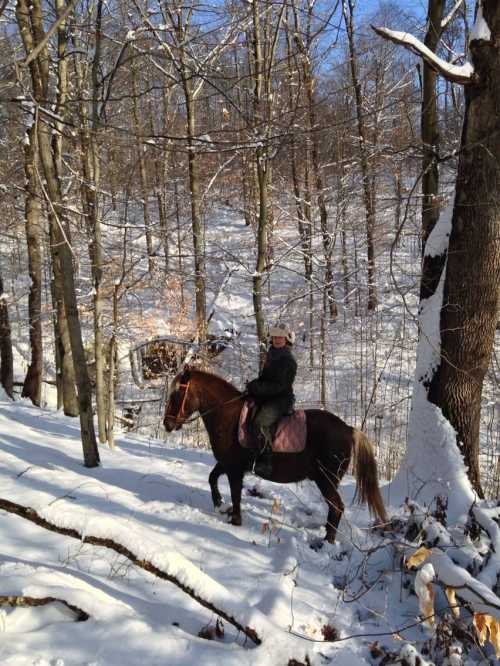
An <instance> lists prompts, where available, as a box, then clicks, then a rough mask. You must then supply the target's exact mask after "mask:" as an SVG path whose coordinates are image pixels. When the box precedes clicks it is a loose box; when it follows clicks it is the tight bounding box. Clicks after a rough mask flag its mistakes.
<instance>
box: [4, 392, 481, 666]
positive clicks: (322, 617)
mask: <svg viewBox="0 0 500 666" xmlns="http://www.w3.org/2000/svg"><path fill="white" fill-rule="evenodd" d="M183 437H184V440H183V441H184V443H185V444H189V441H188V440H187V439H186V435H185V434H184V436H183ZM118 445H119V448H118V450H116V451H114V452H112V451H109V450H107V449H106V448H102V450H101V456H102V466H101V467H99V468H95V469H86V468H85V467H83V465H82V452H81V444H80V438H79V429H78V426H77V422H76V420H74V419H70V418H67V417H64V416H63V415H61V414H60V413H56V412H53V411H49V410H39V409H36V408H34V407H32V406H31V405H29V404H28V403H27V402H25V401H19V402H16V403H12V402H11V401H9V400H8V399H5V398H4V399H2V400H0V450H1V456H0V499H1V500H7V501H9V502H12V503H17V504H19V505H22V506H25V507H31V508H32V509H34V510H35V511H36V512H37V514H38V515H39V516H40V517H42V518H43V519H45V520H46V521H48V522H49V523H52V524H54V525H57V526H59V527H65V528H73V529H74V530H76V531H77V532H78V533H79V534H80V535H81V537H80V538H71V537H69V536H63V535H60V534H57V533H54V532H51V531H48V530H47V529H46V528H44V527H43V526H40V525H37V524H35V523H33V522H31V521H29V520H27V519H26V518H23V517H21V516H19V515H14V514H13V513H10V512H9V511H5V510H3V511H2V512H1V513H0V536H1V538H0V543H1V546H0V596H1V597H5V596H23V597H30V598H36V599H40V598H41V599H44V598H47V597H49V598H53V599H57V600H59V602H52V603H50V604H48V605H43V606H36V607H19V606H18V607H11V606H6V605H3V606H1V610H0V663H1V664H2V666H7V665H8V666H24V665H28V664H36V665H37V666H49V665H50V666H77V665H78V666H83V665H84V664H85V665H92V666H98V665H99V666H101V665H109V664H121V666H135V665H138V664H143V665H145V666H146V665H148V666H149V665H153V664H169V665H175V666H194V665H198V664H202V665H203V664H206V665H207V666H208V665H210V666H212V665H214V664H219V665H220V666H228V665H232V664H235V665H236V664H239V665H240V664H249V665H250V664H252V666H255V665H256V666H280V665H281V664H283V666H285V665H286V664H287V663H288V662H289V660H290V659H292V658H294V659H296V660H297V661H298V662H299V663H300V662H302V663H306V661H305V660H306V657H307V658H308V659H309V660H310V663H311V664H318V665H319V664H327V663H332V664H335V666H354V665H362V664H379V663H380V661H381V659H382V658H383V657H388V656H389V657H391V656H392V657H393V660H392V661H391V660H389V659H386V661H385V662H384V663H386V664H387V663H401V662H396V661H394V660H396V659H398V658H399V657H400V655H402V654H408V655H409V656H410V658H409V659H408V660H407V662H406V663H408V664H413V663H418V662H417V661H415V659H416V655H417V656H418V652H416V651H415V648H414V647H411V645H410V644H413V645H419V644H420V645H422V644H425V643H426V642H429V641H431V639H432V632H431V630H430V629H428V628H426V627H425V626H424V625H422V623H421V622H420V621H419V607H418V599H417V597H416V596H415V594H414V592H413V583H412V580H413V578H412V576H411V575H410V574H408V573H406V572H404V571H402V567H401V557H402V555H404V554H406V555H408V554H410V553H411V552H412V547H411V546H410V545H409V543H408V547H405V545H404V543H402V544H400V545H399V547H397V546H395V545H394V540H395V539H394V534H392V535H391V534H388V533H386V534H380V533H376V532H374V531H372V530H371V529H370V520H369V517H368V515H367V513H366V511H365V510H364V509H362V508H361V509H360V508H359V507H357V506H349V504H350V500H351V498H352V496H353V494H354V481H353V479H352V478H350V477H348V478H346V479H345V481H344V482H343V483H342V487H341V492H342V496H343V498H344V500H345V501H346V504H347V505H348V506H347V510H346V514H345V518H344V519H343V520H342V522H341V526H340V531H339V537H338V542H337V543H336V544H334V545H327V544H325V545H323V547H322V548H321V549H320V550H314V549H313V548H312V547H311V545H314V544H315V542H316V541H317V540H318V538H321V537H322V536H323V534H324V532H323V529H324V528H323V524H324V521H325V515H326V507H325V505H324V504H323V501H322V500H321V497H320V495H319V493H318V492H317V490H316V489H315V487H314V486H313V485H312V484H311V483H309V482H304V483H303V484H291V485H289V486H280V485H277V484H272V483H268V482H264V481H262V480H259V479H257V478H256V477H254V476H252V475H249V476H247V477H246V480H245V488H244V497H243V503H242V509H243V526H242V527H239V528H237V527H233V526H231V525H228V524H227V523H226V517H225V516H222V515H220V514H216V513H214V512H213V509H212V504H211V499H210V493H209V488H208V482H207V477H208V474H209V472H210V470H211V467H212V466H213V464H214V460H213V457H212V454H211V452H208V451H204V450H199V449H192V448H189V447H188V446H184V445H183V444H181V443H180V434H179V433H177V434H175V435H172V437H170V438H169V439H168V440H167V441H166V442H165V441H159V440H153V439H141V438H138V437H133V438H132V437H128V438H125V437H123V438H121V439H119V440H118ZM222 486H223V489H225V495H226V497H227V495H228V489H227V485H225V478H224V480H223V484H222ZM394 510H396V507H394V508H393V509H392V511H394ZM399 514H400V517H401V512H400V511H399ZM91 536H95V537H101V538H103V539H108V540H112V541H114V542H116V543H119V544H121V545H122V546H125V547H126V548H127V549H128V550H129V551H131V553H133V554H134V555H135V556H136V557H137V558H138V559H139V560H148V561H150V562H153V563H154V565H155V566H156V567H157V568H158V569H159V570H161V571H164V572H166V573H167V574H170V575H171V576H175V577H176V578H178V579H179V580H180V581H181V582H182V584H183V585H184V586H186V587H188V588H190V589H191V590H193V592H194V593H195V594H197V595H198V596H199V597H200V598H202V599H205V600H207V601H209V602H211V603H212V604H213V605H214V606H215V607H217V608H219V609H221V611H224V612H225V613H226V614H228V615H229V616H230V617H232V618H235V619H236V620H237V621H238V622H239V623H240V624H241V625H242V626H244V627H251V628H252V629H253V630H254V631H255V632H256V633H257V636H258V637H259V639H260V640H261V644H260V645H258V646H256V645H255V643H254V642H253V641H252V640H250V639H249V638H248V637H246V636H245V635H244V634H243V633H242V632H241V631H238V630H237V629H236V628H235V627H234V625H233V624H231V623H230V622H228V621H226V620H220V618H218V616H217V614H216V613H215V612H213V611H211V610H208V609H207V608H205V607H203V606H202V605H201V604H200V603H198V601H196V600H195V599H193V598H192V597H191V596H190V595H189V594H188V593H186V592H185V591H183V590H182V589H180V588H179V587H178V586H176V585H175V584H173V583H172V582H169V581H168V580H162V579H160V578H158V577H157V576H155V575H153V574H151V573H148V572H146V571H144V570H143V569H141V568H140V567H139V566H136V565H134V564H133V563H132V562H131V561H130V559H128V558H127V557H125V556H124V555H120V554H119V553H117V552H116V551H114V550H112V549H110V548H106V547H103V546H96V545H91V544H89V543H84V542H83V541H82V537H87V538H89V537H91ZM60 602H66V603H67V604H69V605H70V606H72V607H74V608H77V609H80V610H81V611H83V612H84V613H86V614H87V615H88V616H89V617H88V619H86V620H85V621H79V622H76V621H75V619H76V616H75V613H74V611H73V610H71V609H70V608H68V607H67V606H65V605H63V604H62V603H60ZM444 606H445V603H444V602H443V600H442V599H440V598H436V607H441V608H443V607H444ZM405 627H408V629H405ZM203 636H206V637H203ZM209 639H212V640H209ZM332 639H333V642H332ZM407 644H408V646H407V647H405V646H406V645H407ZM402 650H403V652H402ZM412 650H413V652H412ZM482 650H483V655H485V656H484V659H483V661H481V658H480V657H481V653H480V652H478V651H477V650H476V652H474V653H471V655H470V657H468V658H467V659H468V660H467V659H465V660H464V661H463V663H464V664H469V665H472V664H479V663H484V664H487V663H494V662H493V660H491V661H488V659H492V653H491V652H488V650H487V648H486V647H485V648H482ZM412 654H413V656H412ZM488 655H489V656H488ZM292 663H293V662H292ZM425 663H426V662H425V661H421V662H420V664H425ZM443 663H444V662H443ZM449 663H450V664H452V663H455V662H451V661H450V662H449ZM456 663H457V664H458V663H462V662H460V661H457V662H456Z"/></svg>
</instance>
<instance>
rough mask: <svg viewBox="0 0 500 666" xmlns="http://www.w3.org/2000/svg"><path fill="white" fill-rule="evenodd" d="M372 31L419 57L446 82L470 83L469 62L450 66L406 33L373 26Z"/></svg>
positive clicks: (471, 76)
mask: <svg viewBox="0 0 500 666" xmlns="http://www.w3.org/2000/svg"><path fill="white" fill-rule="evenodd" d="M372 29H373V30H375V32H376V33H377V35H380V36H381V37H383V38H384V39H388V40H389V41H391V42H394V44H400V45H401V46H404V47H405V48H407V49H409V50H410V51H412V52H413V53H415V54H416V55H419V56H421V57H422V58H423V59H424V60H425V62H426V63H427V64H428V65H429V67H432V69H434V70H435V71H436V72H437V73H438V74H441V76H443V77H444V78H445V79H447V80H448V81H452V82H453V83H460V84H463V85H465V84H467V83H471V81H472V79H473V76H474V68H473V67H472V65H471V64H470V63H469V62H467V63H465V65H452V64H451V63H449V62H446V60H443V59H442V58H439V57H438V56H437V55H436V54H435V53H433V52H432V51H431V50H430V49H429V48H427V46H425V44H423V43H422V42H421V41H420V40H419V39H417V38H416V37H414V36H413V35H411V34H410V33H408V32H398V31H397V30H389V29H388V28H378V27H376V26H374V25H372Z"/></svg>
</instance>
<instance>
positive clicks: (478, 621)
mask: <svg viewBox="0 0 500 666" xmlns="http://www.w3.org/2000/svg"><path fill="white" fill-rule="evenodd" d="M486 617H487V616H486V615H484V613H474V618H473V623H474V626H475V627H476V631H477V637H478V639H479V645H484V642H485V641H486V635H487V631H488V625H487V624H486Z"/></svg>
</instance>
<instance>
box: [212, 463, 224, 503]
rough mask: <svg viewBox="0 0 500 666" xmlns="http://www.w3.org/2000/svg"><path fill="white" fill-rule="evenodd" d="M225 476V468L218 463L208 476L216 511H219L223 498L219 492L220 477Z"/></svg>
mask: <svg viewBox="0 0 500 666" xmlns="http://www.w3.org/2000/svg"><path fill="white" fill-rule="evenodd" d="M221 474H224V468H223V467H222V465H221V464H220V463H219V462H218V463H217V464H216V465H215V467H214V468H213V470H212V471H211V472H210V474H209V475H208V483H209V484H210V492H211V493H212V502H213V503H214V509H218V508H219V507H220V506H221V504H222V496H221V494H220V492H219V484H218V481H219V476H221Z"/></svg>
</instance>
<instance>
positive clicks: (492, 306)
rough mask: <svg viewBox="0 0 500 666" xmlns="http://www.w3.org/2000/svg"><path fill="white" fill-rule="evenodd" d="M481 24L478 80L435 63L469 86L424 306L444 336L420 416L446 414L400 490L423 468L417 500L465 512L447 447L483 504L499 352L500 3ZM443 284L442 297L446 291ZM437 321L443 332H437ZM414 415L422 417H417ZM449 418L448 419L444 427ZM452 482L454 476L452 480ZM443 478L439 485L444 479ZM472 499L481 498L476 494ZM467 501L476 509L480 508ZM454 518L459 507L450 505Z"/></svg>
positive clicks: (422, 345) (419, 381)
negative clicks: (489, 390)
mask: <svg viewBox="0 0 500 666" xmlns="http://www.w3.org/2000/svg"><path fill="white" fill-rule="evenodd" d="M481 12H482V13H481ZM477 14H478V17H479V19H480V20H481V23H480V24H479V25H480V28H481V29H480V30H478V32H477V33H476V34H477V35H478V36H479V37H480V38H479V39H478V37H477V36H476V37H475V38H474V37H473V38H472V39H471V42H470V53H471V59H472V65H473V73H468V72H465V73H463V72H461V71H458V72H457V71H451V70H450V68H449V66H448V63H445V62H443V63H441V62H440V61H439V60H434V62H433V66H434V67H435V68H437V69H438V71H439V72H440V73H441V74H442V75H443V76H445V77H446V78H448V79H449V80H452V81H455V82H458V83H462V84H464V86H465V117H464V124H463V130H462V138H461V145H460V151H459V162H458V173H457V179H456V185H455V199H454V203H453V212H452V217H451V223H450V225H449V226H450V231H449V241H448V243H446V237H443V236H444V234H445V229H446V227H445V224H446V223H445V219H444V218H443V223H441V220H440V221H439V225H438V226H437V227H436V228H435V229H434V234H433V235H434V236H436V231H438V232H439V236H440V237H439V238H437V237H436V238H435V239H434V240H435V243H434V242H433V243H432V244H431V248H430V249H429V247H428V246H429V240H428V242H427V248H426V249H427V254H429V255H432V257H431V259H432V261H433V262H435V266H434V269H435V270H434V274H433V279H432V281H430V282H429V283H428V284H427V285H426V291H427V292H428V296H427V298H424V299H423V300H422V303H421V308H420V310H421V324H422V325H423V326H426V327H427V328H428V329H429V328H430V329H432V327H433V326H434V329H436V330H437V335H436V336H433V335H432V333H431V335H430V337H429V339H428V338H427V336H421V339H420V341H419V353H418V354H417V364H418V363H419V361H420V362H421V361H422V360H423V361H424V362H423V363H421V365H422V367H421V369H420V371H419V374H418V375H417V378H416V384H415V393H420V394H422V389H424V390H425V402H421V403H420V404H418V403H417V408H418V407H420V408H421V409H427V406H432V407H433V406H434V405H435V406H436V407H438V408H439V409H435V408H434V410H435V411H434V412H430V411H429V410H428V409H427V412H428V414H432V417H431V420H432V423H431V424H430V428H429V424H428V423H427V422H426V421H424V420H422V418H420V417H421V415H419V414H418V413H417V414H416V416H415V418H413V421H414V424H413V437H414V440H415V441H412V440H410V441H409V446H408V450H407V453H406V459H405V460H406V461H408V462H405V464H404V465H403V467H402V470H400V472H399V473H398V477H399V481H401V480H404V479H406V478H409V472H410V470H411V469H412V466H413V467H414V468H416V472H414V473H413V475H412V476H413V477H414V481H412V482H411V484H412V485H413V493H414V494H419V493H421V492H422V491H424V492H425V490H424V489H425V486H426V485H428V484H432V483H434V486H435V485H436V482H437V483H438V485H439V488H440V490H439V492H442V493H443V494H444V495H448V496H450V495H451V496H452V497H453V503H455V504H460V502H462V504H463V501H464V498H463V495H464V493H466V489H465V488H464V486H463V484H462V485H461V484H460V483H459V482H458V479H457V476H458V474H459V470H457V466H456V464H455V462H454V461H453V460H452V458H453V455H454V452H453V450H452V449H453V446H452V445H451V444H450V443H449V441H448V440H449V434H448V436H447V439H446V443H445V446H443V442H442V441H439V438H440V436H441V434H442V433H443V432H444V430H445V428H444V425H446V426H448V429H449V430H452V434H453V440H454V441H456V444H457V445H458V448H459V450H460V452H461V453H462V456H463V461H464V463H465V468H466V470H467V475H468V479H469V481H470V483H471V485H472V486H473V488H474V489H475V490H476V492H477V493H478V495H479V496H482V494H483V493H482V487H481V481H480V474H479V424H480V414H481V394H482V387H483V381H484V376H485V374H486V371H487V368H488V365H489V362H490V359H491V353H492V350H493V342H494V335H495V327H496V324H497V319H498V306H499V297H500V204H499V194H498V193H499V192H500V169H499V166H498V156H499V155H500V114H499V113H498V109H499V108H500V76H499V72H500V3H498V1H497V0H483V2H482V3H478V5H477ZM482 14H484V20H483V19H482ZM477 25H478V24H477V23H476V26H477ZM377 31H378V32H379V33H380V34H382V36H384V37H387V38H388V39H392V41H395V42H396V43H402V44H404V45H405V46H407V47H408V42H407V40H405V39H401V38H400V36H399V34H398V33H393V32H388V31H386V30H384V29H381V30H378V29H377ZM488 32H490V33H491V34H488ZM474 34H475V33H474V32H472V33H471V35H474ZM415 44H416V47H415ZM413 47H414V48H417V50H418V52H419V53H420V54H421V55H422V56H423V57H424V58H427V53H426V51H425V49H424V48H423V45H419V44H418V42H417V43H415V42H414V44H413ZM443 270H444V271H445V272H444V274H443ZM441 282H442V283H443V284H442V293H440V291H439V290H440V289H441V284H440V283H441ZM429 308H430V309H429ZM437 315H439V322H435V323H434V319H435V318H436V316H437ZM435 338H436V339H435ZM425 365H427V368H425V367H424V366H425ZM414 411H415V410H414V409H413V408H412V413H413V412H414ZM442 416H444V417H445V419H446V420H445V423H444V425H443V423H442V421H443V419H442ZM449 425H451V428H449ZM426 429H427V431H428V432H429V433H430V434H431V436H432V439H431V441H430V442H428V441H426V439H425V438H424V439H422V437H420V433H421V431H422V430H424V431H425V430H426ZM425 447H427V448H428V449H429V451H428V454H424V453H423V449H424V448H425ZM432 447H434V450H433V449H432ZM430 456H433V457H435V458H437V457H438V456H448V460H449V463H450V464H447V468H446V469H445V468H444V467H443V469H435V467H434V466H433V465H432V463H431V464H429V457H430ZM422 460H423V464H422ZM449 470H451V472H450V471H449ZM446 473H448V474H450V473H451V476H450V477H449V478H443V477H445V476H446ZM436 474H438V475H439V478H435V476H436ZM417 487H418V490H416V488H417ZM457 487H458V488H459V493H458V494H457V491H456V488H457ZM415 490H416V493H415ZM410 492H411V489H410ZM470 494H471V496H472V491H471V493H470ZM465 499H466V500H468V502H469V505H470V501H472V500H470V499H469V498H468V497H467V498H465ZM450 508H453V507H452V506H451V505H450Z"/></svg>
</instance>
